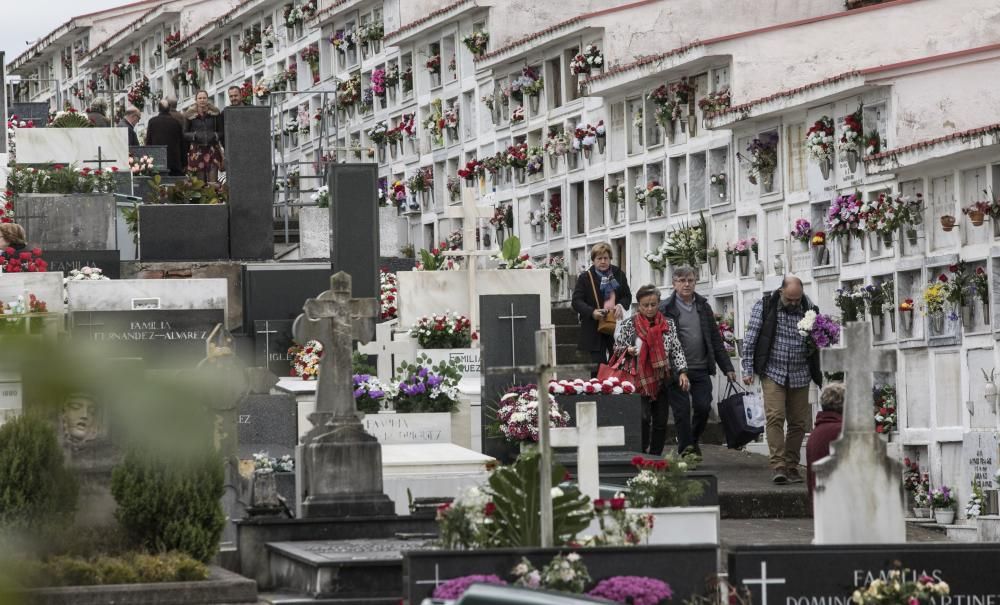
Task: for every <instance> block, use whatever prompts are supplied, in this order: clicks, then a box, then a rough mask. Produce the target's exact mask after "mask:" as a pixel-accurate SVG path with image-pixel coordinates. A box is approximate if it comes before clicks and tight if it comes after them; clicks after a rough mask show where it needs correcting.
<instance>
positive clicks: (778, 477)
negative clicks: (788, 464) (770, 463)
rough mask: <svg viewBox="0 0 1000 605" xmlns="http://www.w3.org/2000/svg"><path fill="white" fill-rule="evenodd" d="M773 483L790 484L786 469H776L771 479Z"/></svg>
mask: <svg viewBox="0 0 1000 605" xmlns="http://www.w3.org/2000/svg"><path fill="white" fill-rule="evenodd" d="M771 481H774V482H775V483H776V484H777V485H784V484H786V483H788V477H787V476H786V475H785V469H783V468H776V469H774V475H773V476H772V477H771Z"/></svg>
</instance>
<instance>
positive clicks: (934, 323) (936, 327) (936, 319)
mask: <svg viewBox="0 0 1000 605" xmlns="http://www.w3.org/2000/svg"><path fill="white" fill-rule="evenodd" d="M930 321H931V331H932V332H934V333H935V334H941V333H942V332H944V311H938V312H936V313H931V315H930Z"/></svg>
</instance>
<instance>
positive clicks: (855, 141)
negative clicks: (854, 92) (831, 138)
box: [837, 107, 864, 173]
mask: <svg viewBox="0 0 1000 605" xmlns="http://www.w3.org/2000/svg"><path fill="white" fill-rule="evenodd" d="M861 120H862V117H861V107H858V110H857V111H855V112H854V113H852V114H850V115H848V116H845V117H844V125H843V126H842V127H841V129H840V140H839V141H838V142H837V149H838V150H840V152H841V153H846V154H847V167H848V168H849V169H850V171H851V172H852V173H853V172H854V171H855V170H857V168H858V152H859V151H860V150H859V149H858V148H859V147H861V142H862V141H863V140H864V128H863V127H862V125H861Z"/></svg>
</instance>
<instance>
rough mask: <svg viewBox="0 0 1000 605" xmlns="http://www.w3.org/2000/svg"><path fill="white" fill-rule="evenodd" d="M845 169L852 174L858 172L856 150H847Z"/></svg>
mask: <svg viewBox="0 0 1000 605" xmlns="http://www.w3.org/2000/svg"><path fill="white" fill-rule="evenodd" d="M847 169H848V170H850V171H851V174H854V173H855V172H856V171H857V170H858V150H857V149H848V150H847Z"/></svg>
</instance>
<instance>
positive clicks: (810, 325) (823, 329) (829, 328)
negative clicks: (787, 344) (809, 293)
mask: <svg viewBox="0 0 1000 605" xmlns="http://www.w3.org/2000/svg"><path fill="white" fill-rule="evenodd" d="M796 328H797V329H798V331H799V335H800V336H802V338H804V339H805V342H806V346H808V347H809V352H810V354H812V353H815V352H817V351H819V350H820V349H826V348H829V347H832V346H833V345H835V344H837V343H838V342H840V324H838V323H837V322H836V321H834V319H833V318H832V317H830V316H829V315H823V314H822V313H817V312H816V311H813V310H809V311H806V314H805V317H803V318H802V319H800V320H799V323H798V325H797V326H796Z"/></svg>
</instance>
